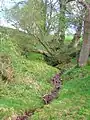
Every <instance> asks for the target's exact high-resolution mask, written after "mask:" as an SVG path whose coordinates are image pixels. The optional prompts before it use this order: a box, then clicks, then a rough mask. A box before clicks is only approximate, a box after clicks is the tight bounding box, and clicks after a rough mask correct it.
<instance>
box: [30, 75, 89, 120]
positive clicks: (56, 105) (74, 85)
mask: <svg viewBox="0 0 90 120" xmlns="http://www.w3.org/2000/svg"><path fill="white" fill-rule="evenodd" d="M31 120H90V76H89V77H87V78H84V79H76V80H71V81H68V82H65V83H64V86H63V89H62V90H61V92H60V93H59V97H58V99H56V100H54V101H53V102H52V103H51V104H50V105H46V106H44V108H43V109H41V110H38V111H37V112H36V113H35V114H34V115H33V116H32V119H31Z"/></svg>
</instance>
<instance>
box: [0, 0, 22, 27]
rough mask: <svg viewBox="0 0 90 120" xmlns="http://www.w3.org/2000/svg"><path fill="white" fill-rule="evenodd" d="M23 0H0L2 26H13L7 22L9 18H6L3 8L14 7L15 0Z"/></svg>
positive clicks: (0, 22)
mask: <svg viewBox="0 0 90 120" xmlns="http://www.w3.org/2000/svg"><path fill="white" fill-rule="evenodd" d="M20 1H22V0H0V26H8V27H11V25H10V24H8V23H7V20H6V19H4V12H1V11H2V9H4V7H5V8H7V9H10V8H11V7H13V5H14V2H20Z"/></svg>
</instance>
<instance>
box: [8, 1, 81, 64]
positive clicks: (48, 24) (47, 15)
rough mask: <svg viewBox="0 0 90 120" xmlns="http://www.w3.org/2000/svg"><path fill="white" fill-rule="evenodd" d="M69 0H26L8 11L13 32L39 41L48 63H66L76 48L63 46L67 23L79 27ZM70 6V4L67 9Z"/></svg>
mask: <svg viewBox="0 0 90 120" xmlns="http://www.w3.org/2000/svg"><path fill="white" fill-rule="evenodd" d="M72 1H73V0H68V1H67V0H57V1H55V0H54V1H53V0H45V1H43V0H41V1H38V0H34V1H33V0H28V1H27V2H20V3H17V4H16V5H15V6H14V7H13V8H12V9H10V10H8V12H7V16H8V18H9V19H8V20H10V21H11V22H12V23H13V25H14V27H15V28H16V29H21V30H22V31H24V32H25V33H27V34H28V35H30V36H32V37H33V38H34V39H36V40H37V41H39V43H40V44H41V45H42V46H43V48H44V50H45V51H46V52H41V53H43V54H44V55H45V57H46V59H47V60H48V61H51V64H54V65H57V64H60V63H62V62H69V61H70V55H71V54H72V51H75V50H76V49H75V48H74V47H73V46H71V47H69V46H68V45H67V44H65V43H64V39H65V31H66V29H67V27H68V26H69V25H70V24H74V23H75V26H77V27H78V26H79V24H77V23H76V21H75V20H76V18H77V17H78V18H79V17H80V15H75V14H74V12H72V11H74V10H73V8H71V6H72V4H71V2H72ZM69 4H71V6H70V8H71V9H70V10H69ZM75 9H76V8H75ZM72 13H73V16H74V17H75V18H74V17H73V18H72V19H71V18H69V17H70V15H69V14H72ZM67 15H69V17H67ZM80 34H81V32H80ZM79 36H80V35H79ZM76 39H78V37H76V38H75V40H76ZM33 51H34V50H33ZM39 52H40V50H39Z"/></svg>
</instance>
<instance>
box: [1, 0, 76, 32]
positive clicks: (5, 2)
mask: <svg viewBox="0 0 90 120" xmlns="http://www.w3.org/2000/svg"><path fill="white" fill-rule="evenodd" d="M20 1H22V0H0V26H6V27H11V28H13V27H12V26H11V25H10V24H9V23H8V22H7V20H6V19H5V18H4V13H3V12H1V10H2V8H4V7H5V8H7V9H10V8H11V7H13V5H14V2H15V3H18V2H20ZM23 1H24V0H23ZM54 1H56V0H54ZM3 6H4V7H3ZM69 29H70V31H71V33H74V32H75V31H74V30H73V29H72V28H69Z"/></svg>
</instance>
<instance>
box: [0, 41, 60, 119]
mask: <svg viewBox="0 0 90 120" xmlns="http://www.w3.org/2000/svg"><path fill="white" fill-rule="evenodd" d="M0 53H2V54H6V55H8V56H9V57H10V60H11V63H12V66H13V68H14V76H15V78H14V81H12V82H11V83H8V84H6V83H4V82H3V81H2V80H0V120H4V118H6V117H8V116H10V115H12V114H17V113H19V114H21V113H23V112H24V110H26V109H31V110H32V109H36V108H40V107H42V106H43V105H44V103H43V101H42V96H43V95H44V94H45V93H47V92H48V91H50V89H51V88H52V86H51V85H50V83H49V80H50V78H51V77H52V76H53V75H54V74H55V73H56V72H57V71H58V70H57V69H55V68H53V67H50V66H48V65H47V64H46V63H45V62H43V61H40V60H38V58H37V60H36V59H35V60H34V57H33V60H32V59H31V60H26V59H25V58H23V57H22V56H20V54H19V50H18V49H17V46H16V45H15V44H14V43H12V41H10V40H3V41H2V43H1V44H0Z"/></svg>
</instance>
